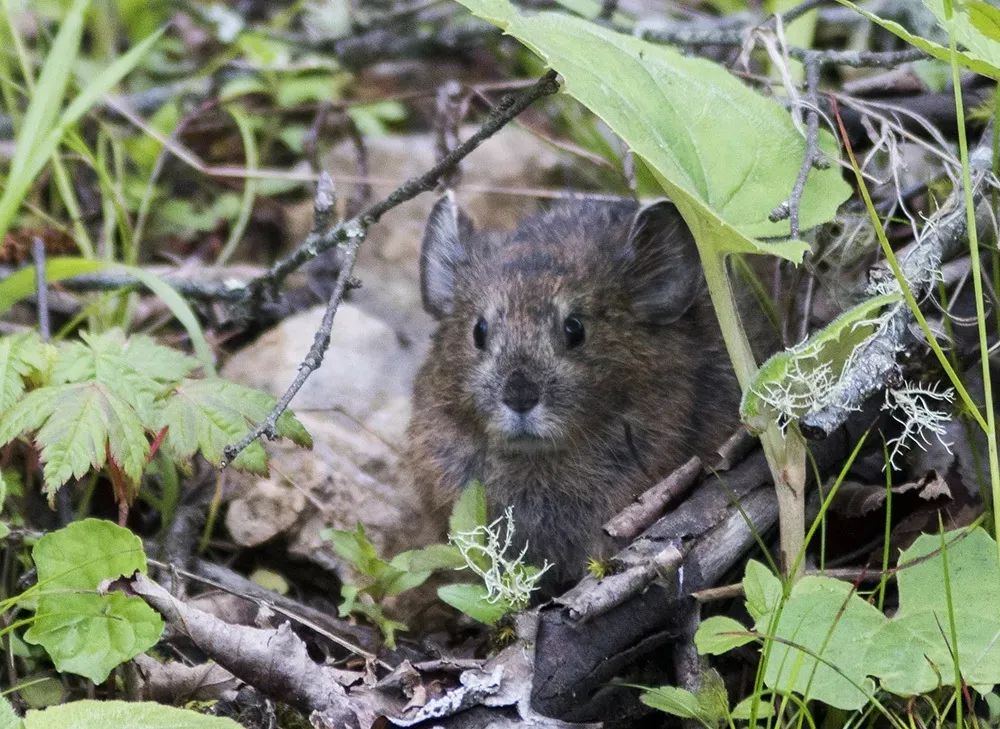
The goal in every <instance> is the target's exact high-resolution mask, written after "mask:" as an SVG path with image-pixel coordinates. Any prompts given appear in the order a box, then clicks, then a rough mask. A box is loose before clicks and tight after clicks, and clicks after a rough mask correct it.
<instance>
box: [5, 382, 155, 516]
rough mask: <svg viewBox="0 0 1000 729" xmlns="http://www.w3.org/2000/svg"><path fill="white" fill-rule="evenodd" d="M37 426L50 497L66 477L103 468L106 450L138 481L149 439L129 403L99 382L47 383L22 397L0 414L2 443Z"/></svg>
mask: <svg viewBox="0 0 1000 729" xmlns="http://www.w3.org/2000/svg"><path fill="white" fill-rule="evenodd" d="M33 430H37V433H36V435H35V442H36V443H37V445H38V446H39V447H40V448H41V460H42V463H43V466H44V468H43V474H44V477H45V489H46V492H47V493H48V494H49V495H50V496H51V495H54V494H55V492H56V491H57V490H58V489H59V487H60V486H61V485H62V484H64V483H66V481H68V480H69V479H70V478H81V477H83V475H84V474H86V473H87V472H88V471H89V470H90V469H92V468H93V469H100V468H103V467H104V465H105V463H107V459H108V452H109V451H110V453H111V457H112V458H113V459H114V461H115V463H116V464H117V465H118V466H119V467H120V468H121V469H122V471H123V472H124V473H125V474H126V475H127V476H128V477H129V478H130V479H131V480H132V481H133V482H137V481H138V480H139V478H140V477H141V475H142V471H143V469H144V468H145V464H146V457H147V456H148V454H149V443H148V441H147V440H146V434H145V430H144V429H143V427H142V422H141V421H140V419H139V417H138V415H136V413H135V411H134V409H133V408H132V407H131V405H129V404H128V403H127V402H125V401H124V400H122V399H121V398H120V397H118V395H116V394H115V393H113V392H111V391H110V390H108V388H107V387H106V386H104V385H103V384H101V383H97V382H87V383H80V384H68V385H56V386H52V387H45V388H42V389H39V390H35V391H34V392H31V393H29V394H28V395H27V396H25V397H24V398H23V399H22V400H21V401H20V402H19V403H17V405H15V406H14V407H13V408H11V409H10V410H9V411H8V412H7V413H5V414H4V415H3V416H2V417H0V442H3V443H6V442H8V441H9V440H10V439H11V438H12V437H16V436H17V435H18V434H20V433H21V432H25V431H33Z"/></svg>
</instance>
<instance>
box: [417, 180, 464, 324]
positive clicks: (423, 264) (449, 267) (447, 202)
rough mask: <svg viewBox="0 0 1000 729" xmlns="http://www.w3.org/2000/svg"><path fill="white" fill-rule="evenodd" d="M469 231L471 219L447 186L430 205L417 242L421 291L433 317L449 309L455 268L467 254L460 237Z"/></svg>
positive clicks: (440, 316)
mask: <svg viewBox="0 0 1000 729" xmlns="http://www.w3.org/2000/svg"><path fill="white" fill-rule="evenodd" d="M471 233H472V221H471V220H470V218H469V216H468V215H466V214H465V213H463V212H462V210H461V209H460V208H459V207H458V204H457V203H456V202H455V194H454V193H453V192H452V191H451V190H447V191H446V192H445V193H444V195H442V196H441V197H440V198H439V199H438V201H437V202H436V203H434V207H433V208H432V209H431V214H430V217H429V218H428V219H427V227H426V228H425V229H424V240H423V243H421V246H420V295H421V297H422V298H423V302H424V309H425V310H426V311H427V313H428V314H430V315H431V316H433V317H435V318H436V319H440V318H442V317H444V316H447V315H448V313H450V312H451V306H452V301H453V298H454V293H455V276H456V271H457V269H458V268H459V266H461V265H462V264H464V263H466V262H467V261H468V257H469V256H468V252H467V251H466V248H465V244H464V242H463V239H464V238H466V237H467V236H468V235H470V234H471Z"/></svg>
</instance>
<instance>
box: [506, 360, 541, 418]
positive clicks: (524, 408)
mask: <svg viewBox="0 0 1000 729" xmlns="http://www.w3.org/2000/svg"><path fill="white" fill-rule="evenodd" d="M541 396H542V388H541V387H539V386H538V383H536V382H534V381H533V380H531V379H529V378H528V376H527V375H525V374H524V373H523V372H522V371H521V370H514V371H513V372H512V373H511V375H510V377H508V378H507V382H506V383H505V384H504V386H503V393H502V396H501V398H500V400H501V402H503V404H504V405H506V406H507V407H509V408H510V409H511V410H513V411H514V412H516V413H526V412H528V411H529V410H531V409H532V408H533V407H535V405H537V404H538V401H539V399H540V398H541Z"/></svg>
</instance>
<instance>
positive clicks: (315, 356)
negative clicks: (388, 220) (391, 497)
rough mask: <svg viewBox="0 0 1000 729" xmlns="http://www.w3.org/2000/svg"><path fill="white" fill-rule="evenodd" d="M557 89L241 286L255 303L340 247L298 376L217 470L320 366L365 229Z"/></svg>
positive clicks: (503, 111)
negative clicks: (336, 270) (333, 278)
mask: <svg viewBox="0 0 1000 729" xmlns="http://www.w3.org/2000/svg"><path fill="white" fill-rule="evenodd" d="M558 88H559V84H558V82H557V81H556V73H555V71H549V72H548V73H546V74H545V75H544V76H542V78H541V79H539V80H538V81H537V82H536V83H535V84H534V85H532V86H530V87H529V88H528V89H526V90H525V91H523V92H522V93H520V94H517V95H509V96H506V97H504V98H503V99H501V100H500V103H499V104H497V107H496V109H494V111H493V113H492V114H490V116H489V118H488V119H487V120H486V122H485V123H484V124H483V126H482V127H480V129H479V131H477V132H476V133H475V134H473V135H472V136H471V137H469V138H468V139H467V140H466V141H464V142H463V143H462V144H460V145H458V146H457V147H455V149H453V150H452V151H451V152H450V153H449V154H447V155H445V156H444V157H443V158H442V159H441V160H440V161H439V162H438V163H437V164H435V165H434V166H433V167H431V168H430V170H428V171H427V172H425V173H424V174H423V175H421V176H419V177H414V178H411V179H409V180H407V181H406V182H404V183H403V184H402V185H400V186H399V187H398V188H396V190H394V191H393V192H392V194H390V195H389V196H388V197H387V198H385V199H384V200H381V201H379V202H377V203H375V204H374V205H370V206H369V207H368V208H366V209H365V210H363V211H362V212H361V213H360V214H358V215H357V216H356V217H354V218H351V219H350V220H348V221H346V222H344V223H340V224H339V225H336V226H334V227H332V228H329V229H326V230H319V226H317V229H315V230H314V231H313V232H312V233H310V234H309V235H308V236H307V237H306V239H305V241H304V242H303V243H302V245H300V246H299V247H298V248H297V249H296V250H295V251H293V252H292V253H291V254H290V255H289V256H287V257H286V258H284V259H282V260H280V261H278V262H277V263H276V264H275V265H274V266H273V267H272V268H271V269H270V270H269V271H268V272H267V273H266V274H264V275H263V276H260V277H258V278H256V279H254V280H253V281H251V282H250V283H249V284H248V285H247V287H246V294H247V297H248V298H249V300H250V301H258V300H259V298H260V296H261V294H262V293H263V292H264V291H267V290H274V289H276V288H277V287H278V286H279V285H280V284H281V282H282V281H283V280H284V279H285V278H286V277H287V276H288V275H289V274H290V273H291V272H292V271H294V270H295V269H297V268H298V267H299V266H301V265H302V264H303V263H305V262H306V261H309V260H311V259H313V258H315V257H316V256H317V255H319V254H320V253H322V252H323V251H326V250H329V249H330V248H333V247H334V246H336V245H339V244H341V243H345V244H346V245H345V247H344V262H343V266H342V268H341V270H340V273H339V274H338V276H337V281H336V284H335V285H334V289H333V293H332V294H331V296H330V300H329V303H328V304H327V307H326V311H325V312H324V314H323V321H322V323H321V324H320V327H319V329H318V330H317V332H316V335H315V337H314V339H313V345H312V347H311V348H310V349H309V353H308V354H307V355H306V357H305V359H304V360H303V361H302V364H301V365H299V372H298V374H297V375H296V376H295V379H294V380H293V381H292V384H291V385H290V386H289V388H288V390H287V391H286V392H285V394H284V395H282V396H281V399H280V400H279V401H278V403H277V405H275V407H274V409H273V410H272V411H271V413H270V414H269V415H268V416H267V418H266V419H265V420H264V422H262V423H260V424H258V425H257V427H255V428H254V429H253V430H252V431H251V432H250V433H248V434H247V436H246V437H245V438H243V439H242V440H241V441H239V442H238V443H236V444H234V445H229V446H226V449H225V451H224V460H223V462H222V467H223V468H225V467H226V466H227V465H228V464H229V463H232V460H233V459H234V458H235V457H236V456H237V455H238V454H239V453H240V452H241V451H243V449H245V448H246V447H247V446H249V445H250V444H251V443H253V442H254V441H255V440H257V438H259V437H261V436H262V435H266V436H267V437H268V438H274V437H275V428H276V426H277V423H278V418H279V417H281V414H282V413H283V412H284V411H285V410H286V409H287V408H288V404H289V403H290V402H291V401H292V398H293V397H295V395H296V393H298V391H299V389H300V388H301V387H302V385H303V384H304V383H305V381H306V379H308V377H309V376H310V375H311V374H312V373H313V372H314V371H315V370H316V369H318V368H319V366H320V365H321V364H322V363H323V355H324V354H325V352H326V348H327V347H328V346H329V344H330V332H331V330H332V329H333V318H334V316H336V314H337V308H338V307H339V306H340V302H341V300H342V299H343V296H344V292H345V291H346V290H347V289H348V287H349V286H350V285H351V283H352V282H353V279H352V278H351V274H352V272H353V270H354V263H355V261H356V260H357V256H358V249H359V248H360V247H361V244H362V243H363V242H364V239H365V235H366V234H367V231H368V228H369V227H370V226H371V225H373V224H374V223H377V222H378V221H379V219H380V218H381V217H382V216H383V215H384V214H385V213H387V212H388V211H389V210H392V209H393V208H394V207H396V206H398V205H400V204H402V203H404V202H406V201H407V200H411V199H413V198H414V197H416V196H417V195H419V194H420V193H422V192H427V191H429V190H432V189H433V188H434V187H435V185H437V182H438V180H439V179H440V177H441V176H442V175H443V174H444V173H446V172H448V171H449V170H451V169H452V168H453V167H454V166H455V165H457V164H458V163H459V162H461V161H462V160H463V159H465V157H466V156H468V155H469V154H470V153H471V152H472V151H473V150H474V149H476V148H477V147H478V146H479V145H480V144H482V143H483V142H484V141H486V140H487V139H488V138H490V137H491V136H493V135H494V134H495V133H496V132H497V131H499V130H500V129H501V128H503V126H504V125H505V124H507V123H508V122H509V121H510V120H511V119H513V118H514V117H515V116H517V115H518V114H520V113H521V112H522V111H524V110H525V109H527V108H528V106H530V105H531V103H532V102H533V101H535V100H536V99H539V98H541V97H543V96H548V95H550V94H554V93H555V92H556V91H557V90H558ZM317 210H319V206H317ZM317 217H319V216H317Z"/></svg>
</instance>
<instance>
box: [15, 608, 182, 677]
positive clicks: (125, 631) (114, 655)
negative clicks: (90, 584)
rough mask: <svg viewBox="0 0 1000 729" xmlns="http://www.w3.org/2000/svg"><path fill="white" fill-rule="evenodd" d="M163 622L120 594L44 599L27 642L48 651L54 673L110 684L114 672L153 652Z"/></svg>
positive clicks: (150, 611)
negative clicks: (139, 656) (127, 663)
mask: <svg viewBox="0 0 1000 729" xmlns="http://www.w3.org/2000/svg"><path fill="white" fill-rule="evenodd" d="M162 633H163V619H162V618H161V617H160V616H159V614H158V613H157V612H156V611H155V610H153V608H151V607H150V606H149V605H147V604H146V603H145V602H143V601H142V600H141V599H139V598H136V597H128V596H127V595H124V594H122V593H120V592H113V593H111V594H109V595H97V594H86V593H78V594H74V593H68V594H61V595H59V596H58V597H54V596H52V597H43V598H41V599H40V600H39V602H38V610H37V613H36V616H35V621H34V622H33V623H32V625H31V627H30V628H29V629H28V631H27V632H26V633H25V634H24V639H25V640H26V641H27V642H29V643H33V644H35V645H40V646H42V647H43V648H45V650H46V652H47V653H48V654H49V656H50V657H51V658H52V662H53V663H54V664H55V666H56V669H57V670H59V671H69V672H71V673H76V674H79V675H80V676H85V677H86V678H89V679H90V680H91V681H93V682H94V683H101V682H103V681H104V680H105V679H107V677H108V675H109V674H110V673H111V671H112V670H113V669H114V668H115V667H116V666H119V665H121V664H122V663H124V662H125V661H129V660H131V659H133V658H135V657H136V656H137V655H139V654H140V653H144V652H145V651H147V650H149V649H150V648H152V647H153V646H154V645H156V642H157V641H158V640H159V639H160V635H161V634H162Z"/></svg>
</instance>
